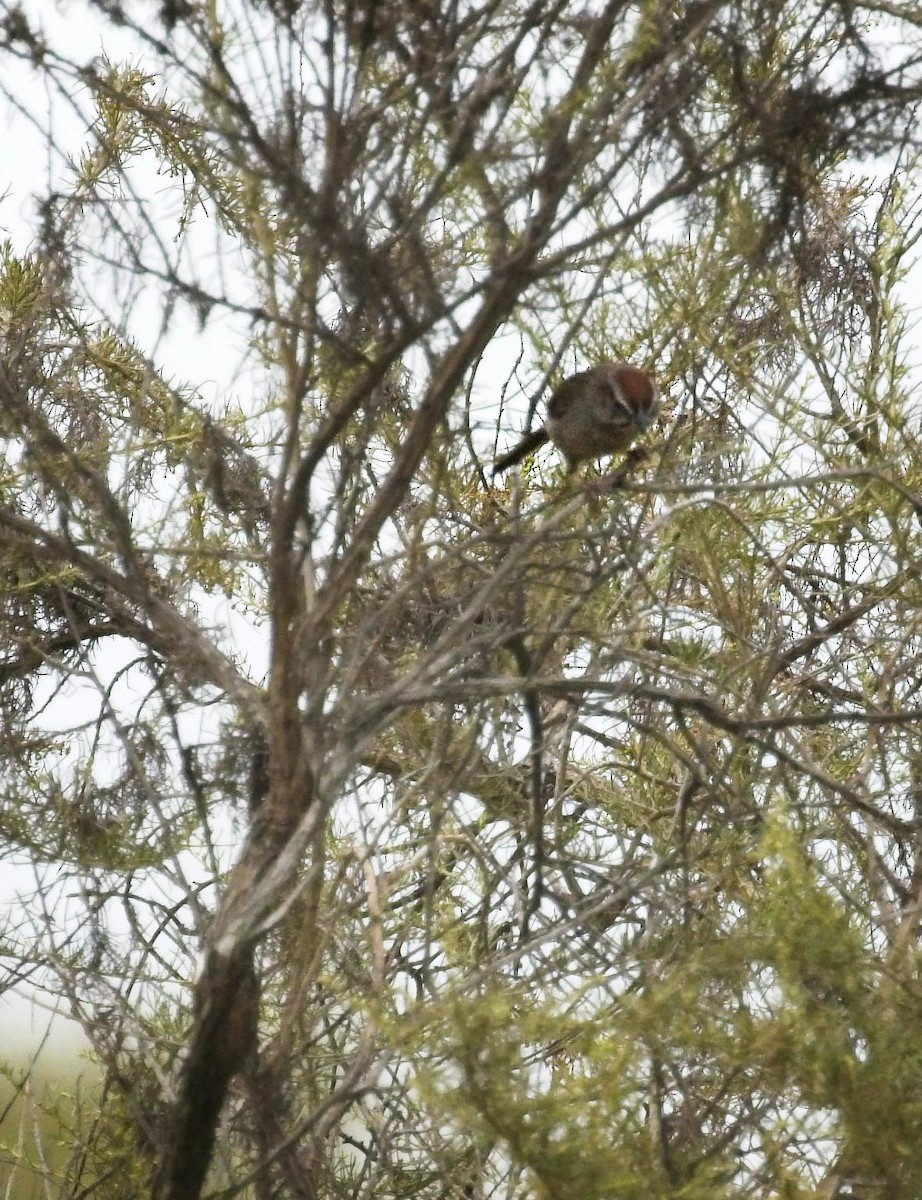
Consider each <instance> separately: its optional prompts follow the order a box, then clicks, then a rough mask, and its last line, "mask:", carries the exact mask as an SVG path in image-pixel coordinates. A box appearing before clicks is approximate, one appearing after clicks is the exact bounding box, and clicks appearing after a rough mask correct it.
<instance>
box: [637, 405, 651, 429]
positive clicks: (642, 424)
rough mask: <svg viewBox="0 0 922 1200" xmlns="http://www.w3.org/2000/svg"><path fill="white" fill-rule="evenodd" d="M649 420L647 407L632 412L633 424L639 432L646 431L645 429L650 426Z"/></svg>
mask: <svg viewBox="0 0 922 1200" xmlns="http://www.w3.org/2000/svg"><path fill="white" fill-rule="evenodd" d="M650 421H651V416H650V410H649V409H648V408H639V409H638V410H637V411H636V412H635V413H634V424H635V425H636V426H637V428H638V429H639V430H640V432H641V433H646V432H647V430H648V429H649V428H650Z"/></svg>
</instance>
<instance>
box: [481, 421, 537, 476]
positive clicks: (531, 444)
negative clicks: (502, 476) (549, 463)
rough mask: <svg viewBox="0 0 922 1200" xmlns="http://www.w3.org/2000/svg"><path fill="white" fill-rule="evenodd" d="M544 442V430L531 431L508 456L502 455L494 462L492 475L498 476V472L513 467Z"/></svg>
mask: <svg viewBox="0 0 922 1200" xmlns="http://www.w3.org/2000/svg"><path fill="white" fill-rule="evenodd" d="M546 441H547V430H546V429H533V430H532V431H531V433H526V434H525V436H524V437H523V438H522V440H521V441H520V442H518V443H517V444H516V445H515V446H513V447H512V449H511V450H510V451H509V452H508V454H504V455H503V456H502V457H501V458H498V459H497V460H496V462H495V463H494V464H493V474H494V475H498V474H499V473H500V471H506V470H508V469H509V467H514V466H515V464H516V463H518V462H521V461H522V459H523V458H524V457H525V455H526V454H531V452H532V451H533V450H537V449H538V447H539V446H543V445H544V443H545V442H546Z"/></svg>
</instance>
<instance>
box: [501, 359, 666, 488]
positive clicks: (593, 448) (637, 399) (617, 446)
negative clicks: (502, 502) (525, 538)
mask: <svg viewBox="0 0 922 1200" xmlns="http://www.w3.org/2000/svg"><path fill="white" fill-rule="evenodd" d="M659 404H660V394H659V391H658V390H657V387H656V384H655V383H654V382H653V380H652V379H651V378H650V376H649V375H648V374H647V372H646V371H642V370H641V369H640V368H639V367H632V366H631V364H630V363H626V362H608V363H599V364H598V365H597V366H595V367H590V368H589V369H588V370H587V371H580V372H579V373H578V374H576V375H571V376H570V377H569V378H568V379H565V380H564V381H563V383H561V384H560V385H559V386H558V387H556V388H555V389H554V391H553V392H552V393H551V397H550V399H549V400H548V402H547V420H546V422H545V423H544V425H542V426H541V427H540V428H538V429H533V430H532V431H531V432H530V433H526V435H525V436H524V437H523V438H522V440H521V441H520V442H519V443H518V444H517V445H515V446H513V447H512V449H511V450H509V451H507V452H506V453H505V454H503V455H501V456H500V457H499V458H498V459H496V461H495V462H494V463H493V475H494V476H496V475H498V474H499V473H500V472H501V471H506V470H508V469H509V467H514V466H515V464H516V463H518V462H521V461H522V459H523V458H524V457H525V456H526V454H531V452H532V451H533V450H537V449H538V447H539V446H543V445H544V443H545V442H552V443H553V444H554V445H555V446H556V447H557V449H558V450H559V451H560V452H561V454H563V457H564V459H565V461H566V464H567V471H568V473H569V472H572V471H573V470H574V469H575V468H576V467H577V466H578V465H579V464H580V463H581V462H585V461H586V460H587V459H591V458H600V457H601V456H602V455H603V454H617V453H618V452H619V451H621V450H627V448H628V447H629V446H630V444H631V443H632V442H633V441H634V439H635V438H636V437H637V436H638V435H639V434H641V433H643V432H645V431H646V430H647V429H648V428H649V426H650V423H651V422H652V420H653V418H654V417H655V416H656V413H657V411H658V409H659Z"/></svg>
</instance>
